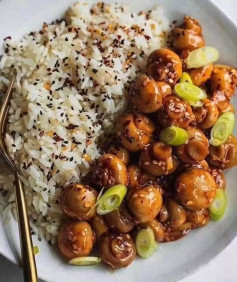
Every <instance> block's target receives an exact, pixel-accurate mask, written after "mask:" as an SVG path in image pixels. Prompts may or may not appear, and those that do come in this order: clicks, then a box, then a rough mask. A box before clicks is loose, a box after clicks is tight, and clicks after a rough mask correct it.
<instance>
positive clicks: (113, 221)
mask: <svg viewBox="0 0 237 282" xmlns="http://www.w3.org/2000/svg"><path fill="white" fill-rule="evenodd" d="M105 219H106V221H107V223H108V225H109V227H110V228H112V229H115V230H116V231H118V232H120V233H127V232H130V231H131V230H132V229H133V227H134V226H135V223H134V219H133V217H132V216H131V214H130V213H129V212H128V210H127V208H126V207H125V205H124V204H122V205H121V206H120V207H119V208H118V209H116V210H114V211H112V212H110V213H108V214H106V215H105Z"/></svg>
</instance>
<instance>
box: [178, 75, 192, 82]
mask: <svg viewBox="0 0 237 282" xmlns="http://www.w3.org/2000/svg"><path fill="white" fill-rule="evenodd" d="M179 82H188V83H191V84H193V82H192V79H191V77H190V75H189V74H188V73H187V72H183V73H182V75H181V78H180V80H179Z"/></svg>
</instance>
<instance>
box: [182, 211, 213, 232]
mask: <svg viewBox="0 0 237 282" xmlns="http://www.w3.org/2000/svg"><path fill="white" fill-rule="evenodd" d="M187 221H188V222H190V223H191V224H192V229H195V228H200V227H204V226H206V225H207V224H208V222H209V221H210V214H209V211H208V209H202V210H200V211H188V213H187Z"/></svg>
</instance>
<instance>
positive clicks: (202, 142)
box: [176, 127, 209, 164]
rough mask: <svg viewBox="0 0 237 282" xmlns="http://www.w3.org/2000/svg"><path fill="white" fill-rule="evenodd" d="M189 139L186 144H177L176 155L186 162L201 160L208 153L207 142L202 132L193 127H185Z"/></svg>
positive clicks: (193, 162)
mask: <svg viewBox="0 0 237 282" xmlns="http://www.w3.org/2000/svg"><path fill="white" fill-rule="evenodd" d="M187 132H188V135H189V139H188V142H187V143H186V144H183V145H180V146H177V148H176V153H177V155H178V157H179V158H180V159H181V160H182V161H183V162H184V163H187V164H195V163H199V162H202V161H203V160H204V159H205V158H206V156H207V155H208V153H209V150H208V148H209V142H208V139H207V138H206V136H205V135H204V134H203V132H202V131H201V130H199V129H196V128H194V127H189V128H188V129H187Z"/></svg>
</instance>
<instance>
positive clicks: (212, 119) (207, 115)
mask: <svg viewBox="0 0 237 282" xmlns="http://www.w3.org/2000/svg"><path fill="white" fill-rule="evenodd" d="M203 103H204V104H203V106H202V107H198V108H194V109H193V114H194V115H195V121H196V122H197V124H198V126H199V127H201V128H203V129H207V128H211V127H212V126H213V125H214V124H215V123H216V121H217V119H218V116H219V111H218V108H217V106H216V104H215V103H214V102H213V101H211V100H209V99H205V100H203Z"/></svg>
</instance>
